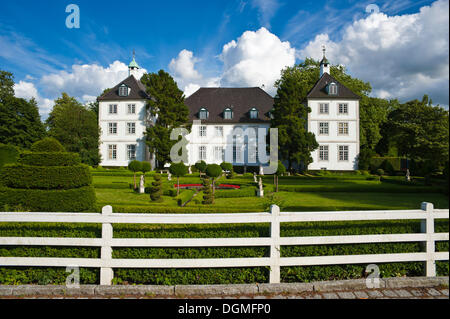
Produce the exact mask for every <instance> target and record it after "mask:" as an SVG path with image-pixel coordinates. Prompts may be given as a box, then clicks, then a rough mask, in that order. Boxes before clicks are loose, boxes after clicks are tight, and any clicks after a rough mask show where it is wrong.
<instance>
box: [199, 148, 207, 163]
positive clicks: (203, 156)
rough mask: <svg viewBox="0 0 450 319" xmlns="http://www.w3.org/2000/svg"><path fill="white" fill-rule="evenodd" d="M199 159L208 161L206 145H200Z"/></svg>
mask: <svg viewBox="0 0 450 319" xmlns="http://www.w3.org/2000/svg"><path fill="white" fill-rule="evenodd" d="M198 159H199V160H201V161H206V146H199V147H198Z"/></svg>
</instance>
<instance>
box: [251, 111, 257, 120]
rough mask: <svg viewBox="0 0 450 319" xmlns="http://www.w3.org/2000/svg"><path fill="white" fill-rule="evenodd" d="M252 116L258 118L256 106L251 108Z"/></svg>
mask: <svg viewBox="0 0 450 319" xmlns="http://www.w3.org/2000/svg"><path fill="white" fill-rule="evenodd" d="M250 118H251V119H253V120H254V119H257V118H258V110H257V109H256V108H252V109H251V110H250Z"/></svg>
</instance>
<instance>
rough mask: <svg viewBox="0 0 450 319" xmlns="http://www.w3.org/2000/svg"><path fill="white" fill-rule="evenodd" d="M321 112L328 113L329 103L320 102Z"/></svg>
mask: <svg viewBox="0 0 450 319" xmlns="http://www.w3.org/2000/svg"><path fill="white" fill-rule="evenodd" d="M319 114H328V103H319Z"/></svg>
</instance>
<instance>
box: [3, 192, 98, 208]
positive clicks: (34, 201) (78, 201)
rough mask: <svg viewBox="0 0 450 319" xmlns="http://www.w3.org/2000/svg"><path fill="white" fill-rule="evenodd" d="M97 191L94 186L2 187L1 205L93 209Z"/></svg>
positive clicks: (9, 206)
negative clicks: (51, 187) (64, 187)
mask: <svg viewBox="0 0 450 319" xmlns="http://www.w3.org/2000/svg"><path fill="white" fill-rule="evenodd" d="M94 204H95V191H94V188H93V187H92V186H84V187H80V188H72V189H62V190H44V189H21V188H9V187H1V188H0V207H1V208H3V207H5V205H7V207H8V208H9V209H16V210H22V211H24V210H25V211H41V212H82V211H93V210H94Z"/></svg>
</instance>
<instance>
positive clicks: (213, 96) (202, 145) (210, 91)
mask: <svg viewBox="0 0 450 319" xmlns="http://www.w3.org/2000/svg"><path fill="white" fill-rule="evenodd" d="M138 69H139V66H138V65H137V63H136V62H135V59H134V58H133V61H132V62H131V63H130V65H129V76H128V77H127V78H126V79H125V80H123V81H122V82H120V83H119V84H118V85H116V86H115V87H114V88H112V89H111V90H109V91H108V92H105V93H104V94H103V95H102V96H101V97H99V98H98V101H99V126H100V128H101V135H100V154H101V157H102V161H101V163H100V165H101V166H106V167H114V166H127V165H128V163H129V162H130V161H132V160H134V159H136V160H139V161H149V162H150V163H151V165H152V167H155V162H154V160H153V156H152V155H151V154H150V153H149V151H148V148H147V146H146V143H145V138H146V137H145V132H146V128H147V127H148V126H149V125H153V124H154V123H155V120H156V119H155V118H150V117H149V115H148V113H147V107H146V103H147V101H148V100H149V99H150V98H151V97H150V96H148V95H147V93H146V89H145V86H144V85H143V84H142V83H141V82H140V80H138V79H137V78H138V77H137V70H138ZM359 99H360V98H359V96H358V95H356V94H355V93H353V92H352V91H351V90H349V89H348V88H347V87H345V86H344V85H342V84H341V83H339V82H338V81H337V80H336V79H334V78H333V77H332V76H331V75H330V65H329V62H328V60H327V59H326V58H325V52H324V57H323V59H322V61H321V62H320V78H319V79H318V81H317V82H316V84H315V85H314V87H313V88H312V89H311V90H310V92H309V93H308V95H307V99H306V103H307V105H308V106H309V107H310V108H311V113H309V114H308V121H307V127H308V131H309V132H312V133H314V134H315V136H316V140H317V142H318V143H319V148H318V149H317V150H315V151H314V152H313V153H312V158H313V162H312V163H311V164H310V165H309V166H308V169H309V170H323V169H326V170H332V171H351V170H356V169H357V168H358V163H357V158H358V155H359ZM185 104H186V105H187V107H188V108H189V122H190V124H192V127H191V131H190V133H189V134H188V135H187V136H186V138H187V140H188V141H189V144H188V145H187V151H188V164H189V165H194V164H195V163H196V162H198V161H200V160H203V161H205V162H207V163H208V164H209V163H216V164H220V163H222V162H223V161H226V162H230V163H232V164H233V165H236V166H261V165H263V166H264V165H265V164H267V151H266V149H265V148H264V150H261V152H260V150H259V149H258V144H259V142H264V143H265V141H266V136H267V134H268V132H269V128H270V116H271V115H270V112H271V110H272V108H273V104H274V100H273V98H272V97H271V96H270V95H269V94H267V93H266V92H265V91H264V90H262V89H261V88H258V87H253V88H200V89H199V90H197V91H196V92H195V93H193V94H192V95H191V96H189V97H188V98H186V100H185ZM263 152H264V153H263Z"/></svg>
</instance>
